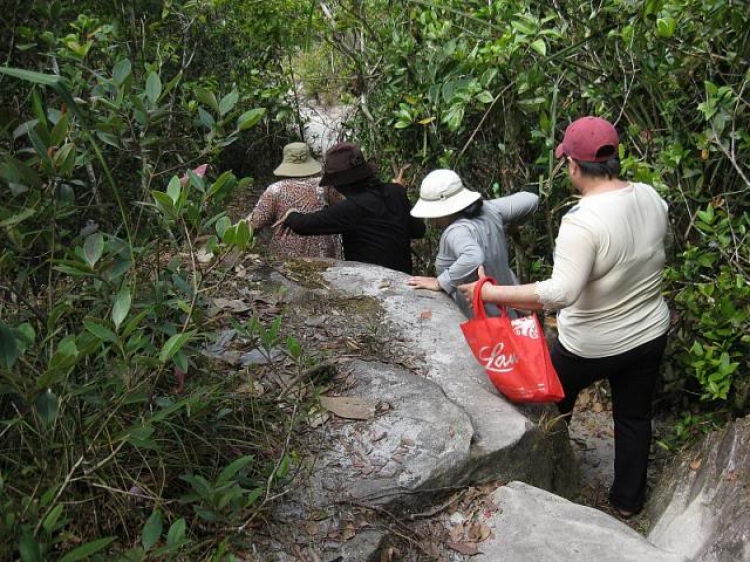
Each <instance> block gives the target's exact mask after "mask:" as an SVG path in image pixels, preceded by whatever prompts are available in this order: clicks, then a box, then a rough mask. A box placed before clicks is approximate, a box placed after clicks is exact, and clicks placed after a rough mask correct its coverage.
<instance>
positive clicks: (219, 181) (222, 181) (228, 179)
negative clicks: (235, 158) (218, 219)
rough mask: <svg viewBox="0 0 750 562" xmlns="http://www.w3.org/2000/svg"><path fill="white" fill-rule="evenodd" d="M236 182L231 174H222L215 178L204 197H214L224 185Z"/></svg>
mask: <svg viewBox="0 0 750 562" xmlns="http://www.w3.org/2000/svg"><path fill="white" fill-rule="evenodd" d="M236 181H237V178H236V177H235V176H234V174H233V173H232V172H229V171H227V172H224V173H223V174H221V175H220V176H219V177H218V178H216V181H215V182H214V183H213V185H212V186H211V187H210V188H209V190H208V193H207V194H206V197H213V196H214V195H216V194H217V193H219V192H220V191H221V189H222V188H223V187H224V186H225V185H230V184H232V183H233V182H236Z"/></svg>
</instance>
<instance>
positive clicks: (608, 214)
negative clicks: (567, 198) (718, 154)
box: [536, 183, 669, 358]
mask: <svg viewBox="0 0 750 562" xmlns="http://www.w3.org/2000/svg"><path fill="white" fill-rule="evenodd" d="M667 228H668V221H667V204H666V202H665V201H664V200H663V199H662V198H661V197H659V195H658V194H657V193H656V191H655V190H654V189H653V188H652V187H651V186H649V185H646V184H642V183H635V184H630V185H628V186H627V187H625V188H622V189H618V190H616V191H609V192H605V193H600V194H596V195H589V196H587V197H584V198H582V199H581V200H580V202H579V203H578V204H577V205H576V206H575V207H573V208H572V209H571V210H570V211H569V212H568V213H567V214H566V215H565V217H563V220H562V224H561V225H560V232H559V234H558V236H557V241H556V243H555V262H554V268H553V271H552V277H551V278H550V279H548V280H546V281H541V282H539V283H537V284H536V294H537V296H538V297H539V300H540V302H541V303H542V304H543V305H544V307H545V309H547V310H560V312H559V314H558V316H557V324H558V329H559V338H560V343H562V345H563V346H564V347H565V348H566V349H568V350H570V351H571V352H573V353H575V354H576V355H579V356H581V357H587V358H597V357H608V356H612V355H617V354H620V353H624V352H625V351H629V350H631V349H634V348H635V347H638V346H639V345H641V344H644V343H646V342H649V341H651V340H653V339H655V338H657V337H659V336H661V335H662V334H664V333H665V332H666V331H667V329H668V328H669V309H668V308H667V304H666V302H665V301H664V298H663V297H662V295H661V278H662V270H663V267H664V262H665V252H664V239H665V236H666V234H667Z"/></svg>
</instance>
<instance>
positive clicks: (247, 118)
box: [237, 107, 266, 131]
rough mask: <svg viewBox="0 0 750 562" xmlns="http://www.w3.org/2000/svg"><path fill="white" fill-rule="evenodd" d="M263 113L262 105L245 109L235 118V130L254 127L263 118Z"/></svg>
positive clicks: (264, 111)
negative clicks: (248, 109)
mask: <svg viewBox="0 0 750 562" xmlns="http://www.w3.org/2000/svg"><path fill="white" fill-rule="evenodd" d="M265 113H266V110H265V108H262V107H256V108H255V109H251V110H250V111H246V112H245V113H243V114H242V115H240V116H239V117H238V118H237V130H238V131H244V130H245V129H249V128H250V127H254V126H255V125H257V124H258V123H260V120H261V119H263V115H265Z"/></svg>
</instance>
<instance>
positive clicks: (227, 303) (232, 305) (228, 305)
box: [213, 298, 252, 313]
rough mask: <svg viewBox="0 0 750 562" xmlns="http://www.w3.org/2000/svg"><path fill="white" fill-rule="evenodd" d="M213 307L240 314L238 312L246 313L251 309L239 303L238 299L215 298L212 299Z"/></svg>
mask: <svg viewBox="0 0 750 562" xmlns="http://www.w3.org/2000/svg"><path fill="white" fill-rule="evenodd" d="M213 304H214V306H216V307H218V308H221V309H223V310H231V311H232V312H236V313H240V312H247V311H248V310H250V309H251V308H252V307H251V306H250V305H249V304H247V303H246V302H245V301H241V300H238V299H222V298H217V299H214V303H213Z"/></svg>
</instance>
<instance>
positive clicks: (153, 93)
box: [146, 72, 161, 104]
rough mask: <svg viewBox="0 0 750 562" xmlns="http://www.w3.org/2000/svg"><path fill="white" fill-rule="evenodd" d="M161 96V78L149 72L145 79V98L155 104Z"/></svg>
mask: <svg viewBox="0 0 750 562" xmlns="http://www.w3.org/2000/svg"><path fill="white" fill-rule="evenodd" d="M160 96H161V78H159V75H158V74H156V73H155V72H151V73H149V75H148V78H146V97H148V99H149V101H150V102H151V103H152V104H156V102H157V101H159V97H160Z"/></svg>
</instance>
